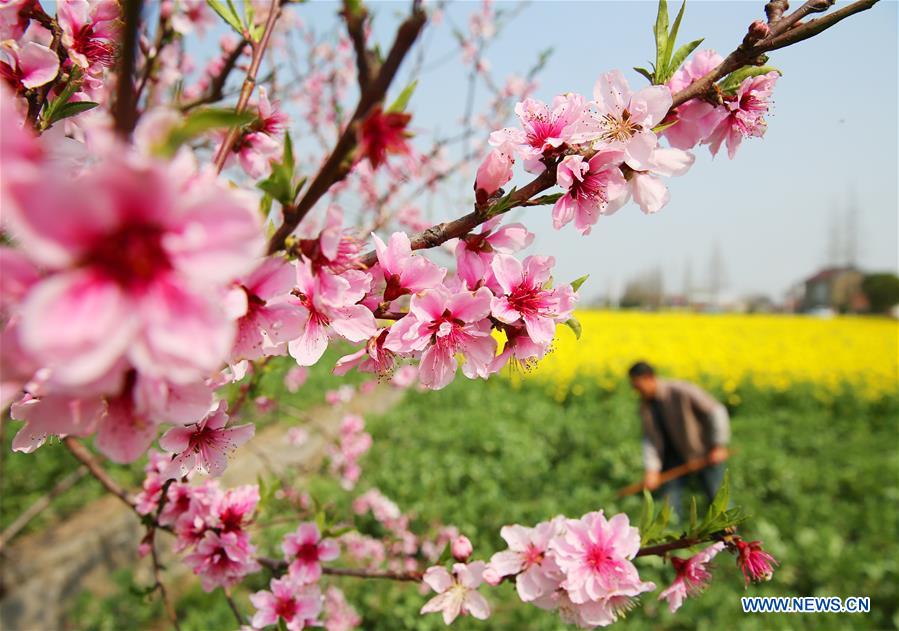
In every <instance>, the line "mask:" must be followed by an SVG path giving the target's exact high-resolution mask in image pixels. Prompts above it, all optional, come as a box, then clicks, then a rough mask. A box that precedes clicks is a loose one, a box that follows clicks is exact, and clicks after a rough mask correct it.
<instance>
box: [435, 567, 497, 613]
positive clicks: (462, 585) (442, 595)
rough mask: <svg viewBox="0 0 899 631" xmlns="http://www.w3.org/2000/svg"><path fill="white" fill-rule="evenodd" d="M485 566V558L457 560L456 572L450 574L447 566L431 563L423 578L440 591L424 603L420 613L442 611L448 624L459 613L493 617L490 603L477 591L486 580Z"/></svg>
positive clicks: (454, 569) (454, 568) (436, 590)
mask: <svg viewBox="0 0 899 631" xmlns="http://www.w3.org/2000/svg"><path fill="white" fill-rule="evenodd" d="M484 568H485V564H484V562H483V561H475V562H474V563H469V564H467V565H466V564H465V563H455V564H453V573H452V575H450V573H449V572H447V571H446V568H445V567H442V566H439V565H437V566H434V567H429V568H428V569H427V570H426V571H425V574H424V578H423V579H422V580H423V581H424V583H425V585H427V586H428V587H430V588H431V589H433V590H434V591H435V592H437V595H436V596H434V597H433V598H432V599H431V600H429V601H428V602H427V603H425V605H424V606H423V607H422V608H421V613H423V614H425V613H438V612H440V613H441V614H442V615H443V621H444V622H445V623H446V624H452V622H453V620H455V619H456V618H458V617H459V615H460V614H461V615H471V616H473V617H475V618H477V619H478V620H486V619H487V618H488V617H490V605H489V604H487V601H486V600H485V599H484V597H483V596H481V594H480V593H479V592H478V591H477V590H478V586H479V585H480V584H481V583H482V582H483V580H484V579H483V574H484Z"/></svg>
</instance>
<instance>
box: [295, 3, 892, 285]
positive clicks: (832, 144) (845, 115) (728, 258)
mask: <svg viewBox="0 0 899 631" xmlns="http://www.w3.org/2000/svg"><path fill="white" fill-rule="evenodd" d="M794 4H797V6H798V3H794ZM840 4H844V3H838V6H839V5H840ZM369 6H370V8H371V10H372V12H373V13H374V14H375V16H376V19H375V35H376V37H377V38H378V40H379V41H380V42H381V45H382V48H383V49H385V50H386V49H387V48H389V45H390V41H391V39H392V33H393V28H394V27H395V25H396V23H397V19H398V17H399V16H400V15H402V14H403V13H404V12H405V11H406V10H407V8H408V6H409V5H408V3H407V2H402V3H399V2H373V3H369ZM514 6H515V5H514V4H513V3H498V4H497V7H499V8H502V9H505V10H510V9H512V8H513V7H514ZM763 6H764V1H762V0H758V1H752V2H736V1H734V2H699V1H694V2H691V3H689V4H688V6H687V11H686V16H685V19H684V22H683V24H682V26H681V35H680V38H679V41H684V42H685V41H689V40H692V39H696V38H699V37H705V38H706V39H705V42H704V44H703V47H712V48H715V49H716V50H718V51H719V52H720V53H722V54H726V53H727V52H729V51H730V50H732V49H733V48H734V46H735V45H736V44H737V43H739V41H740V39H741V38H742V37H743V35H744V33H745V31H746V27H747V26H748V25H749V23H750V22H752V21H753V20H755V19H757V18H759V17H762V15H763V13H762V7H763ZM478 7H479V4H478V3H474V2H460V3H456V4H453V5H450V7H449V9H448V11H447V18H448V19H447V21H446V22H445V23H444V24H442V25H440V26H436V27H429V28H431V29H432V32H430V33H429V34H427V35H426V39H425V42H426V45H427V51H428V54H429V56H432V57H433V58H435V59H438V58H441V57H443V56H444V55H445V54H447V53H449V52H450V51H452V50H453V49H454V48H455V47H456V46H455V44H454V42H453V39H452V35H451V25H452V24H455V25H457V26H459V27H461V28H463V29H464V28H465V27H466V25H467V20H468V15H469V14H470V13H471V12H473V11H476V10H477V9H478ZM337 8H338V5H337V4H335V3H333V2H313V3H310V4H306V5H302V6H298V7H295V8H293V9H292V10H294V11H296V12H298V14H299V15H300V16H301V17H302V19H303V20H304V21H306V22H307V23H313V24H315V25H316V27H317V29H318V30H327V28H328V25H332V24H334V20H335V14H336V11H337ZM674 10H676V7H674V8H672V11H674ZM655 11H656V4H655V3H654V2H549V1H545V2H534V3H531V4H530V5H528V6H527V7H526V8H525V9H524V10H523V11H522V12H521V13H520V14H519V15H518V16H517V17H516V18H515V19H514V20H513V21H512V22H511V23H510V24H509V25H508V26H507V27H506V28H505V30H504V31H503V33H502V35H501V37H500V38H499V39H497V40H496V41H495V42H494V43H493V45H492V46H491V48H490V49H489V50H488V51H487V54H486V57H487V58H488V60H489V61H490V64H491V66H492V68H493V70H494V73H495V76H497V77H504V76H505V75H507V74H510V73H513V72H517V73H523V72H524V71H526V70H527V69H528V68H529V67H530V65H531V64H532V62H533V60H534V59H535V57H536V55H537V52H538V51H539V50H540V49H542V48H546V47H549V46H551V47H553V49H554V52H553V55H552V57H551V59H550V61H549V63H548V64H547V66H546V68H545V70H544V71H543V72H542V73H541V75H540V76H539V84H540V87H539V89H538V91H537V93H536V95H535V96H536V97H538V98H541V99H544V100H549V99H551V98H552V97H553V96H554V95H555V94H558V93H561V92H566V91H579V92H582V93H584V94H588V95H589V94H591V92H592V86H593V83H594V82H595V80H596V77H597V76H598V75H599V74H600V73H602V72H605V71H608V70H610V69H614V68H620V69H622V70H624V71H626V75H627V76H628V79H629V80H630V81H631V84H632V85H633V86H638V87H639V86H642V85H644V84H645V80H644V79H642V78H641V77H639V75H637V74H636V73H634V72H632V71H630V68H631V67H632V66H635V65H646V62H647V61H648V60H649V59H650V58H651V57H653V56H654V43H653V38H652V33H651V25H652V23H653V21H654V18H655ZM319 24H320V25H321V26H320V27H319ZM769 63H771V64H772V65H775V66H776V67H778V68H780V69H781V70H782V71H783V73H784V76H783V77H782V79H781V80H780V82H779V84H778V87H777V90H776V91H775V105H774V110H773V113H772V114H771V115H770V117H769V128H768V132H767V135H766V137H765V138H764V139H753V140H748V141H745V142H744V143H743V145H742V146H741V148H740V150H739V152H738V154H737V156H736V159H735V160H733V161H730V160H728V159H727V157H726V155H721V154H719V156H718V157H717V158H715V159H714V160H712V159H711V156H710V155H709V154H708V151H707V149H705V148H700V149H698V150H697V151H696V153H697V156H698V157H697V161H696V164H695V165H694V167H693V169H692V170H691V171H690V172H689V173H688V174H687V175H686V176H684V177H682V178H678V179H673V180H670V181H669V183H670V188H671V191H672V201H671V203H670V204H669V205H668V206H667V207H666V208H665V209H663V210H662V211H661V212H660V213H658V214H656V215H653V216H649V217H647V216H644V215H642V214H641V213H640V211H639V209H638V208H637V207H636V206H633V205H629V206H628V207H626V208H624V209H623V210H621V211H619V213H617V214H616V215H614V216H612V217H608V218H602V219H601V220H600V222H599V223H598V225H597V226H596V228H595V229H594V231H593V233H592V234H590V235H588V236H586V237H581V236H580V235H579V234H578V233H577V232H575V231H574V230H573V229H571V227H569V229H563V230H562V231H554V230H553V229H552V227H551V223H550V220H549V208H547V207H545V208H532V209H527V210H526V211H519V212H518V214H517V215H516V216H517V217H519V218H521V219H524V220H525V221H526V222H527V223H528V225H529V227H531V229H532V230H534V231H535V232H537V239H536V241H535V244H534V246H533V247H532V251H533V252H539V253H545V254H553V255H555V256H556V259H557V264H558V267H557V277H558V278H560V279H564V280H567V279H570V278H575V277H578V276H581V275H583V274H586V273H590V274H591V280H590V282H589V283H588V285H586V286H585V287H584V292H585V293H586V294H587V296H588V297H589V296H595V295H597V294H601V293H605V292H607V291H609V290H611V291H613V292H614V291H618V290H620V288H621V286H622V284H623V283H624V282H625V281H626V279H628V278H630V277H632V276H634V275H635V274H637V273H639V272H640V271H642V270H646V269H648V268H651V267H653V266H656V265H659V266H661V267H662V269H663V271H664V274H665V280H666V287H667V288H668V289H669V290H673V291H679V290H680V289H681V287H682V285H683V277H684V267H685V265H687V264H688V263H687V262H688V261H689V265H690V267H691V269H692V277H693V280H694V285H701V284H702V283H703V281H704V280H705V279H706V278H707V276H708V273H709V272H708V268H709V261H710V258H711V251H712V248H713V247H714V245H715V244H716V243H717V244H719V245H720V248H721V251H722V254H723V257H724V261H725V268H726V275H725V276H726V279H727V281H728V288H729V289H730V291H731V292H734V293H740V294H742V293H746V292H754V291H761V292H764V293H767V294H769V295H773V296H780V295H781V294H782V292H783V291H784V290H785V289H786V288H787V287H788V286H789V285H791V284H792V283H793V282H794V281H796V280H799V279H800V278H802V277H803V276H805V275H808V274H810V273H811V272H813V271H814V270H815V269H816V268H817V267H819V266H820V265H822V264H824V263H825V262H826V261H827V250H828V245H827V244H828V239H829V237H830V234H831V232H832V229H831V226H832V225H833V217H834V215H835V214H838V213H842V212H843V211H844V210H845V209H846V208H847V207H848V206H849V205H850V203H852V202H853V200H854V203H855V204H856V205H857V207H858V225H859V256H858V261H859V263H860V264H861V266H862V267H864V268H867V269H893V270H895V269H896V268H897V266H899V263H897V232H899V227H897V170H899V169H897V4H896V3H895V2H890V1H887V2H881V3H880V4H879V5H878V6H876V7H875V8H874V9H873V10H871V11H868V12H865V13H862V14H860V15H857V16H854V17H852V18H850V19H848V20H846V21H844V22H842V23H840V24H839V25H837V26H836V27H834V28H833V29H831V30H829V31H827V32H825V33H823V34H821V35H819V36H817V37H815V38H813V39H811V40H808V41H806V42H802V43H800V44H798V45H795V46H793V47H790V48H787V49H784V50H781V51H775V52H774V53H772V54H771V59H770V62H769ZM407 70H408V68H404V69H403V70H402V71H401V73H400V79H404V78H405V71H407ZM466 80H467V70H466V68H465V67H463V66H462V64H461V63H460V62H459V60H458V58H456V59H453V60H451V61H450V62H449V63H445V64H442V65H440V66H438V67H437V68H435V69H433V70H431V71H429V72H427V73H425V74H424V75H423V76H422V77H421V83H420V85H419V88H418V90H417V91H416V93H415V96H414V98H413V101H412V104H411V109H412V111H413V112H414V114H415V118H414V123H415V126H416V127H417V128H420V129H434V128H439V129H440V130H441V131H443V132H444V133H447V132H449V131H451V130H452V129H454V126H457V125H458V121H459V119H460V117H461V113H462V111H463V109H464V100H465V95H466ZM402 83H403V81H402V80H401V81H398V82H397V85H395V86H394V88H395V90H394V91H398V90H399V89H401V88H402V85H400V84H402ZM479 96H485V95H483V91H482V93H481V94H480V95H479ZM477 101H478V102H481V99H480V98H478V99H477ZM296 133H300V134H301V133H302V129H298V130H297V132H296ZM526 177H527V174H526V173H518V174H517V176H516V180H514V183H521V182H526V181H527V179H526ZM469 179H470V178H469ZM468 186H470V185H467V186H460V187H458V190H459V191H462V193H461V194H459V195H455V196H448V197H447V199H446V200H445V203H437V204H436V205H435V210H434V213H435V214H434V218H435V219H444V218H448V217H450V216H453V215H457V214H460V213H461V212H462V211H464V210H465V206H464V203H463V202H464V200H465V195H466V194H467V191H468V190H470V189H469V188H468ZM469 203H470V202H469ZM843 232H845V231H843Z"/></svg>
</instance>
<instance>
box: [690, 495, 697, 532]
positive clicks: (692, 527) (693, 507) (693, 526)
mask: <svg viewBox="0 0 899 631" xmlns="http://www.w3.org/2000/svg"><path fill="white" fill-rule="evenodd" d="M698 523H699V518H698V517H697V516H696V496H695V495H694V496H692V497H691V498H690V532H693V531H694V530H696V525H697V524H698Z"/></svg>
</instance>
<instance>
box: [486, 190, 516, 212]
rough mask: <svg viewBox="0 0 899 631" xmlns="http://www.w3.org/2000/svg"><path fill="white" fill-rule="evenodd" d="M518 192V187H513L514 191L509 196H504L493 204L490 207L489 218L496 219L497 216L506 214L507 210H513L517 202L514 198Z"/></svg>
mask: <svg viewBox="0 0 899 631" xmlns="http://www.w3.org/2000/svg"><path fill="white" fill-rule="evenodd" d="M516 191H518V187H517V186H513V187H512V190H511V191H509V193H508V194H506V195H504V196H503V197H500V198H499V199H498V200H496V201H495V202H493V205H492V206H491V207H490V210H489V213H488V217H487V218H488V219H489V218H491V217H496V216H497V215H501V214H503V213H504V212H506V211H507V210H509V209H510V208H512V206H513V204H514V203H515V200H514V199H512V196H513V195H515V193H516Z"/></svg>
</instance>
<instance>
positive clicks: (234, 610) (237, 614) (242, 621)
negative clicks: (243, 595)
mask: <svg viewBox="0 0 899 631" xmlns="http://www.w3.org/2000/svg"><path fill="white" fill-rule="evenodd" d="M222 592H223V593H224V594H225V600H226V601H228V607H230V608H231V613H233V614H234V617H235V618H237V624H238V625H240V626H241V627H243V626H244V625H246V624H247V621H246V620H245V619H244V617H243V614H242V613H240V609H238V608H237V603H235V602H234V599H233V598H232V597H231V594H230V593H229V592H228V590H227V588H225V587H223V588H222Z"/></svg>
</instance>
